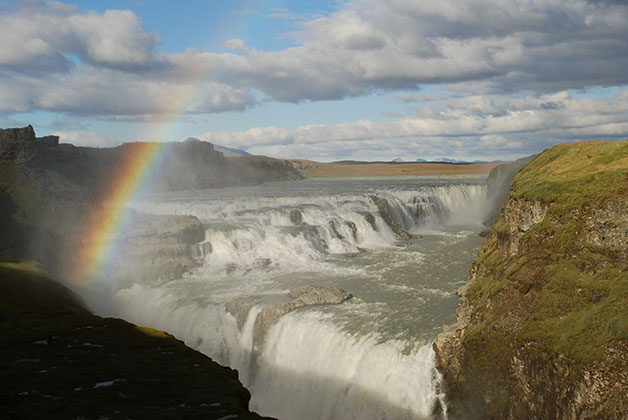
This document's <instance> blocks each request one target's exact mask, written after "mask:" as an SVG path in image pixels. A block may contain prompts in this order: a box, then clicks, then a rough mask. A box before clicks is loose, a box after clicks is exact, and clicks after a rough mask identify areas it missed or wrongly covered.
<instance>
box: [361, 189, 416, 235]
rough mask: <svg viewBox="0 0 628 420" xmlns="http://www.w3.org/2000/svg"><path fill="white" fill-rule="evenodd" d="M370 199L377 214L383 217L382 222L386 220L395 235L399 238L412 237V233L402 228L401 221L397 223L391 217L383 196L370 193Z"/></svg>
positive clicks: (386, 201)
mask: <svg viewBox="0 0 628 420" xmlns="http://www.w3.org/2000/svg"><path fill="white" fill-rule="evenodd" d="M370 199H371V201H373V203H375V205H376V206H377V210H378V211H379V215H380V216H381V217H382V219H384V222H386V224H387V225H388V226H390V228H391V229H392V231H393V232H395V234H397V236H399V237H400V238H401V239H410V238H413V237H414V235H412V234H410V233H408V232H406V231H405V230H403V227H402V226H401V223H399V222H398V221H396V220H395V219H394V218H393V216H392V214H391V212H390V206H389V204H388V200H386V199H385V198H380V197H377V196H375V195H371V196H370Z"/></svg>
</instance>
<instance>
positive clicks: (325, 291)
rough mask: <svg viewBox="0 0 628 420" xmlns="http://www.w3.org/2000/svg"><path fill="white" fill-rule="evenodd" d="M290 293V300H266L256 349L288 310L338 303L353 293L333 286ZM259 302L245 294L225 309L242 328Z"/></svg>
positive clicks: (257, 324)
mask: <svg viewBox="0 0 628 420" xmlns="http://www.w3.org/2000/svg"><path fill="white" fill-rule="evenodd" d="M288 296H289V297H290V298H291V300H287V301H283V302H274V303H269V304H265V305H264V307H263V309H262V310H261V311H260V313H259V314H258V316H257V319H256V320H255V327H254V328H255V329H254V336H253V345H254V347H255V348H256V349H259V348H261V345H262V344H263V342H264V339H265V337H266V334H267V333H268V330H269V329H270V327H272V326H273V325H275V324H276V323H277V321H279V319H280V318H281V317H282V316H284V315H285V314H287V313H289V312H292V311H294V310H296V309H299V308H303V307H305V306H313V305H338V304H340V303H342V302H344V301H346V300H349V299H351V298H352V297H353V295H352V294H351V293H349V292H346V291H344V290H342V289H339V288H337V287H331V286H303V287H298V288H295V289H291V290H290V293H289V295H288ZM258 304H262V299H261V298H260V297H246V298H240V299H235V300H233V301H231V302H229V303H227V304H226V305H225V309H226V310H227V312H229V313H231V314H232V315H233V316H234V317H235V318H236V320H237V322H238V327H239V328H240V329H242V327H243V326H244V323H245V322H246V320H247V318H248V316H249V312H250V310H251V308H252V307H253V306H255V305H258Z"/></svg>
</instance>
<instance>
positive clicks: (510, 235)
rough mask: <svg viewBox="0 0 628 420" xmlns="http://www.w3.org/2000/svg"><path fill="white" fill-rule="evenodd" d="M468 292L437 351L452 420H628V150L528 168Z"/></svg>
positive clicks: (567, 152)
mask: <svg viewBox="0 0 628 420" xmlns="http://www.w3.org/2000/svg"><path fill="white" fill-rule="evenodd" d="M458 294H459V296H460V302H459V306H458V309H457V316H458V319H457V323H456V324H454V325H452V326H450V327H448V328H447V329H446V330H445V332H444V333H443V334H441V335H440V336H439V338H438V339H437V341H436V342H435V344H434V349H435V351H436V355H437V365H438V368H439V370H440V371H441V372H442V374H443V378H444V383H445V392H446V393H447V398H448V406H449V410H450V415H451V417H452V418H462V419H467V418H468V419H475V418H505V419H506V418H507V419H519V418H555V419H584V418H591V419H593V418H617V419H620V418H626V415H627V414H628V392H626V390H628V369H627V368H628V141H623V142H612V143H611V142H586V143H574V144H566V145H559V146H555V147H553V148H551V149H548V150H546V151H545V152H543V153H542V154H541V155H539V156H538V157H537V158H535V159H534V160H533V161H532V162H531V163H529V164H528V165H527V166H526V167H525V168H524V169H522V170H521V171H520V172H519V173H518V174H517V175H516V176H515V177H514V179H513V181H512V184H511V187H510V192H509V196H508V199H507V201H506V203H505V204H504V206H503V207H502V208H501V212H500V214H499V217H498V218H497V220H496V222H495V224H494V226H493V228H492V230H491V231H490V232H489V234H488V236H487V237H486V239H485V241H484V243H483V245H482V247H481V249H480V251H479V254H478V257H477V259H476V261H475V262H474V263H473V264H472V266H471V268H470V271H469V279H468V282H467V284H466V285H465V286H464V287H462V288H461V289H460V290H459V291H458Z"/></svg>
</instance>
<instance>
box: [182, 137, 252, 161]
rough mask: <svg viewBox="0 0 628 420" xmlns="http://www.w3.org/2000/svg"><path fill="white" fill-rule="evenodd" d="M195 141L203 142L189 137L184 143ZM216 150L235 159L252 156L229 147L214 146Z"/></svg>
mask: <svg viewBox="0 0 628 420" xmlns="http://www.w3.org/2000/svg"><path fill="white" fill-rule="evenodd" d="M194 141H202V140H200V139H197V138H196V137H188V138H187V139H185V140H184V142H194ZM214 150H216V151H218V152H222V154H223V155H224V156H225V157H234V156H251V154H250V153H248V152H245V151H244V150H240V149H234V148H231V147H227V146H220V145H218V144H214Z"/></svg>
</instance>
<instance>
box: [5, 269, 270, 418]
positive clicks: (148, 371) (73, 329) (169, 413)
mask: <svg viewBox="0 0 628 420" xmlns="http://www.w3.org/2000/svg"><path fill="white" fill-rule="evenodd" d="M0 330H1V331H2V345H0V375H1V377H2V383H1V384H0V412H2V418H7V419H26V418H32V419H34V418H47V419H69V418H94V419H95V418H112V419H118V418H134V419H142V418H146V419H153V418H160V419H161V418H163V419H180V418H186V419H196V418H199V419H201V418H202V419H209V418H220V417H225V416H228V415H237V416H238V418H259V417H258V416H257V415H255V414H252V413H250V412H249V411H248V410H247V405H248V399H249V394H248V391H246V390H245V389H244V388H243V387H242V385H241V384H240V383H239V382H238V379H237V373H236V372H235V371H233V370H231V369H228V368H225V367H222V366H219V365H218V364H216V363H214V362H213V361H212V360H211V359H209V358H208V357H206V356H204V355H202V354H201V353H198V352H196V351H194V350H192V349H190V348H188V347H186V346H185V345H184V344H183V343H182V342H181V341H178V340H176V339H175V338H174V337H172V336H170V335H168V334H167V333H164V332H162V331H157V330H153V329H150V328H143V327H136V326H135V325H133V324H129V323H127V322H125V321H122V320H120V319H111V318H101V317H98V316H94V315H92V314H91V313H89V312H88V311H87V310H86V309H84V308H83V307H82V306H80V304H79V303H78V300H77V298H76V297H75V295H74V294H73V293H72V292H70V291H69V290H68V289H66V288H65V287H63V286H62V285H60V284H58V283H55V282H54V281H52V280H50V279H49V278H47V277H46V276H45V275H44V274H43V273H42V272H41V271H40V270H38V269H37V268H36V266H33V265H32V264H0Z"/></svg>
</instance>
